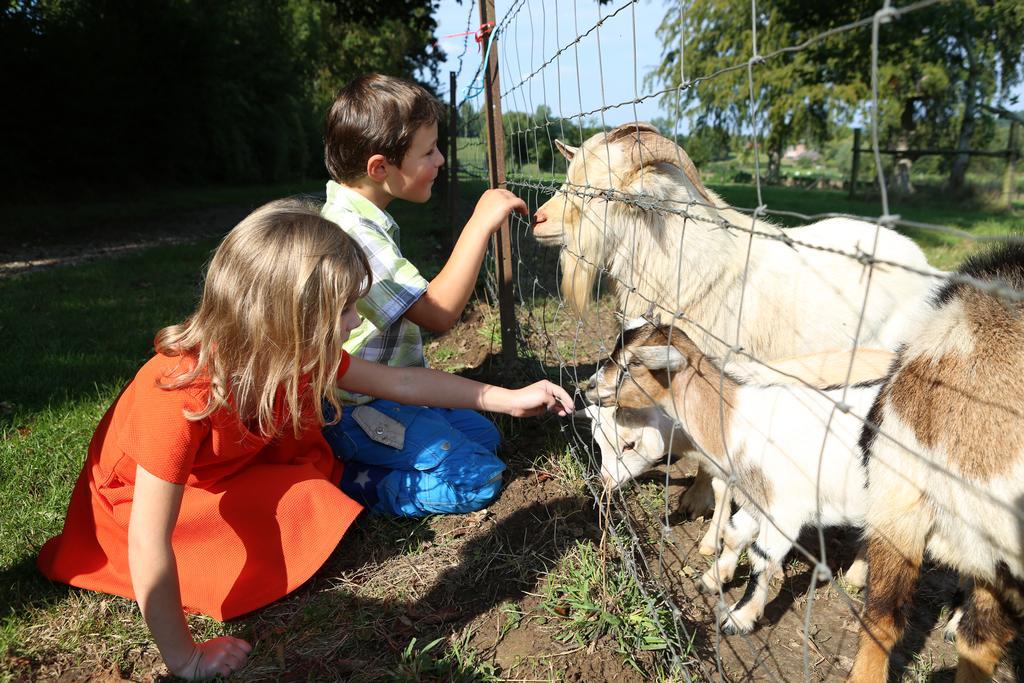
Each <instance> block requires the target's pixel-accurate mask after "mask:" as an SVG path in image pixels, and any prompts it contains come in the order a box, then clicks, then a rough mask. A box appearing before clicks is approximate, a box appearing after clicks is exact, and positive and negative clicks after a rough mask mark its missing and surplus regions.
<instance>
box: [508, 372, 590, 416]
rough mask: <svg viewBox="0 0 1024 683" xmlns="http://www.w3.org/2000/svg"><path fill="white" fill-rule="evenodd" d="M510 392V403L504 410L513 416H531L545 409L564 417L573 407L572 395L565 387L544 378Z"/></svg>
mask: <svg viewBox="0 0 1024 683" xmlns="http://www.w3.org/2000/svg"><path fill="white" fill-rule="evenodd" d="M510 393H511V398H512V405H511V406H510V409H509V410H506V411H505V412H507V413H508V414H509V415H512V416H513V417H532V416H534V415H540V414H541V413H544V412H545V411H550V412H552V413H555V414H556V415H559V416H560V417H565V416H566V415H568V414H569V413H571V412H572V411H573V410H574V408H575V406H574V404H573V400H572V397H571V396H569V394H568V393H566V391H565V389H563V388H562V387H560V386H558V385H557V384H553V383H551V382H549V381H548V380H546V379H542V380H541V381H539V382H535V383H533V384H531V385H530V386H528V387H523V388H522V389H515V390H513V391H511V392H510Z"/></svg>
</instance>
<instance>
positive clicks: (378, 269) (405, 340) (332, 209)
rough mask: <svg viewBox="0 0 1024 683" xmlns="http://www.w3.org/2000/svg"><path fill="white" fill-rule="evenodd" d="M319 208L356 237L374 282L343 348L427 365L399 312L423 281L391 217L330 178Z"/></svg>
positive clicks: (415, 332)
mask: <svg viewBox="0 0 1024 683" xmlns="http://www.w3.org/2000/svg"><path fill="white" fill-rule="evenodd" d="M321 213H322V215H323V216H324V218H327V219H329V220H331V221H334V222H335V223H337V224H338V225H340V226H341V228H342V230H344V231H345V232H346V233H348V234H349V235H350V236H351V237H352V238H353V239H355V241H356V242H357V243H358V244H359V246H361V247H362V248H363V251H364V252H366V258H367V259H368V260H369V261H370V268H371V269H372V270H373V287H371V288H370V293H369V294H367V295H366V297H364V298H363V299H362V300H360V301H359V304H358V305H357V307H356V308H357V310H358V311H359V314H360V315H361V316H362V317H363V322H362V324H361V325H359V327H357V328H356V329H355V330H353V332H352V335H351V336H350V337H349V340H348V341H347V342H345V347H344V348H345V350H346V351H348V352H349V353H350V354H352V355H353V356H359V357H360V358H365V359H366V360H368V361H373V362H374V363H383V364H385V365H391V366H395V367H409V366H417V365H419V366H422V365H426V361H425V359H424V357H423V339H422V338H421V337H420V328H419V326H418V325H416V324H414V323H411V322H409V321H408V320H406V319H405V318H404V317H403V316H404V314H405V312H406V311H407V310H408V309H409V307H410V306H412V305H413V304H414V303H416V301H417V300H419V298H420V297H421V296H423V294H424V292H426V291H427V284H428V283H427V281H426V279H424V278H423V276H422V275H420V272H419V270H417V269H416V266H414V265H413V264H412V263H410V262H409V261H408V259H406V258H405V257H404V256H402V250H401V248H400V247H399V242H398V237H399V230H398V224H397V223H396V222H395V219H394V218H392V217H391V216H390V215H388V213H387V212H386V211H384V210H382V209H379V208H377V207H376V206H375V205H374V204H373V203H372V202H371V201H370V200H368V199H366V198H365V197H363V196H362V195H360V194H359V193H357V192H355V191H353V190H351V189H349V188H347V187H345V186H344V185H340V184H338V183H336V182H334V181H333V180H332V181H330V182H328V183H327V203H326V204H324V208H323V210H322V211H321ZM342 395H343V398H344V399H345V401H346V402H349V403H366V402H367V401H369V400H371V398H370V397H367V396H363V395H361V394H347V393H346V392H342Z"/></svg>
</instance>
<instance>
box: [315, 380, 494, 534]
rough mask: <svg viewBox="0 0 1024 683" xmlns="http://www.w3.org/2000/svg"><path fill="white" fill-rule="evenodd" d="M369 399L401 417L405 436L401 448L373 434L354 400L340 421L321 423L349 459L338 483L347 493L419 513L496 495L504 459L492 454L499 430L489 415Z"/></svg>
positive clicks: (473, 506)
mask: <svg viewBox="0 0 1024 683" xmlns="http://www.w3.org/2000/svg"><path fill="white" fill-rule="evenodd" d="M369 406H370V407H372V408H375V409H376V410H378V411H380V412H381V413H384V414H385V415H387V416H388V417H390V418H393V419H395V420H397V421H399V422H400V423H402V425H403V426H404V427H405V444H404V446H403V448H401V449H397V448H393V447H391V446H387V445H384V444H382V443H378V442H377V441H375V440H373V439H371V438H370V437H369V436H368V435H367V434H366V432H365V431H363V428H362V427H360V426H359V424H358V423H356V421H355V420H354V419H353V418H352V410H353V409H352V407H350V406H348V407H345V408H344V409H343V410H342V418H341V421H340V422H339V423H338V424H335V425H330V426H327V427H324V437H325V438H326V439H327V443H329V444H330V446H331V449H332V450H333V451H334V455H335V457H337V458H339V459H340V460H341V461H343V462H344V463H345V472H344V474H342V477H341V484H340V485H341V490H342V491H344V492H345V494H346V495H348V496H349V497H350V498H352V499H353V500H355V501H357V502H359V503H361V504H362V505H363V506H365V507H366V508H367V509H369V510H372V511H373V512H379V513H384V514H390V515H395V516H399V517H422V516H424V515H429V514H448V513H464V512H473V511H474V510H479V509H481V508H483V507H484V506H486V505H487V504H488V503H490V502H491V501H492V500H494V499H495V498H496V497H497V495H498V492H499V491H500V490H501V474H502V472H504V470H505V463H503V462H502V461H501V460H500V459H498V457H497V455H495V451H496V450H497V448H498V444H499V443H500V442H501V435H500V434H499V433H498V429H497V427H495V426H494V423H493V422H491V421H490V420H488V419H487V418H486V417H484V416H483V415H481V414H480V413H478V412H476V411H474V410H452V409H448V408H426V407H422V406H406V405H402V404H399V403H395V402H394V401H386V400H384V399H377V400H375V401H373V402H371V403H370V404H369ZM326 417H328V418H330V415H327V416H326Z"/></svg>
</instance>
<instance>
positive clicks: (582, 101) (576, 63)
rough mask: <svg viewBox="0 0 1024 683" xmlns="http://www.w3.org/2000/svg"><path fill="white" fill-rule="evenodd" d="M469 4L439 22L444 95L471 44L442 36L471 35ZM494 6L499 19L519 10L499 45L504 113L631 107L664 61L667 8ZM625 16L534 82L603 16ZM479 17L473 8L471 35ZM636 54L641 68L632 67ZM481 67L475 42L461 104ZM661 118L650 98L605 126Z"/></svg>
mask: <svg viewBox="0 0 1024 683" xmlns="http://www.w3.org/2000/svg"><path fill="white" fill-rule="evenodd" d="M470 4H471V0H463V4H461V5H460V4H459V3H457V2H455V0H441V6H440V8H439V9H438V12H437V13H436V15H435V17H436V19H437V24H438V28H437V36H438V39H439V42H440V44H441V46H442V47H443V48H444V49H445V51H446V52H447V53H448V56H449V57H448V62H447V63H445V64H444V65H442V67H441V70H440V81H441V87H440V90H441V92H442V93H444V94H445V95H447V92H448V72H449V71H459V63H458V56H459V55H460V54H461V53H462V51H463V42H464V40H465V39H464V38H462V37H458V38H445V37H444V36H448V35H451V34H454V33H461V32H463V31H465V30H466V25H467V24H466V19H467V16H468V15H469V14H470ZM673 4H674V3H673ZM496 5H497V11H498V14H499V16H503V13H504V12H507V11H508V8H509V7H519V8H520V9H519V13H518V15H517V16H516V17H515V19H514V20H512V21H510V22H509V23H508V33H507V34H506V35H505V36H504V40H502V39H501V37H499V41H498V44H499V45H500V46H501V48H500V52H499V59H500V60H501V72H502V78H503V79H504V80H503V81H502V84H501V89H502V92H503V96H502V108H503V110H505V111H513V110H516V111H534V110H536V108H537V105H539V104H547V105H548V106H549V107H551V109H552V110H553V111H554V112H555V113H556V114H557V113H561V114H563V115H571V114H577V113H579V112H586V111H592V110H595V109H600V108H602V107H603V106H606V105H614V104H618V103H622V102H627V101H629V100H633V99H635V98H636V97H638V96H643V95H646V94H648V93H649V92H650V90H649V89H645V87H644V85H643V80H644V77H645V76H646V75H647V74H648V72H650V71H651V70H653V69H654V68H655V67H656V66H657V64H658V62H659V61H660V59H661V43H660V41H658V39H657V38H656V37H655V34H654V32H655V29H656V28H657V27H658V24H659V23H661V19H662V17H663V16H664V14H665V9H666V4H665V3H664V2H663V0H643V1H641V2H639V3H636V4H635V5H630V3H628V2H626V0H612V2H611V3H609V4H608V5H606V6H604V7H599V6H598V3H597V2H595V1H594V0H576V1H575V2H574V1H572V0H558V1H557V2H548V1H541V2H537V1H534V0H528V1H527V2H525V3H519V2H512V1H510V0H497V1H496ZM619 8H624V9H622V11H620V12H619V13H618V14H616V15H615V16H610V17H608V18H607V19H606V20H605V22H604V24H602V26H601V27H600V28H599V29H598V30H596V31H594V32H592V33H590V35H588V36H586V37H585V38H583V39H582V40H580V41H579V43H578V44H577V45H575V46H574V47H570V48H569V49H567V50H566V51H565V52H564V53H563V54H562V55H561V56H560V57H559V58H558V60H557V61H556V62H554V63H552V64H549V65H547V66H546V67H544V68H543V69H541V71H540V73H537V74H536V75H534V76H532V77H530V74H532V73H534V72H535V71H537V70H538V69H540V67H541V65H542V64H544V62H546V61H548V60H549V59H552V57H553V56H554V55H555V53H556V52H558V50H559V49H560V48H563V47H565V46H567V45H569V44H570V43H572V42H573V40H574V39H575V38H576V36H577V35H579V34H582V33H585V32H586V31H587V30H589V29H591V28H592V27H593V26H594V25H595V24H597V22H598V21H599V19H600V18H601V16H607V15H611V14H612V13H613V12H615V11H616V10H617V9H619ZM479 12H480V10H479V8H478V7H477V6H475V5H474V6H473V9H472V15H473V16H472V22H473V26H472V28H473V29H475V28H477V27H479V25H480V19H479V16H480V15H479ZM574 13H575V16H574ZM599 13H600V14H599ZM634 26H635V30H636V41H635V43H634V38H633V32H634ZM634 49H635V52H636V60H634V59H633V53H634ZM480 61H481V55H480V52H479V50H478V48H477V46H476V43H475V42H473V39H472V38H470V39H469V43H468V47H467V49H466V53H465V56H464V57H463V65H462V69H461V73H460V76H459V89H460V90H462V92H460V93H459V99H460V100H461V99H462V98H463V94H464V90H463V89H464V88H465V87H466V86H467V85H468V84H469V81H470V79H471V77H472V76H473V75H474V73H475V72H476V69H477V66H478V65H479V64H480ZM634 64H635V65H636V68H635V69H634ZM577 68H578V69H579V74H580V77H579V79H577V76H576V74H577ZM602 75H603V78H602V77H601V76H602ZM602 83H603V89H602ZM516 86H518V87H516ZM506 91H507V92H506ZM559 96H560V97H561V107H559ZM477 104H478V105H479V103H478V102H477ZM663 115H664V114H663V112H662V111H661V109H660V108H659V107H658V104H657V102H656V99H654V98H652V99H648V100H645V101H644V102H641V103H639V104H636V105H635V106H634V105H625V106H620V107H615V108H612V109H608V110H607V111H605V112H604V123H606V124H608V125H617V124H619V123H625V122H628V121H636V120H641V121H649V120H651V119H653V118H657V117H659V116H663ZM593 118H595V119H597V120H600V114H594V115H593Z"/></svg>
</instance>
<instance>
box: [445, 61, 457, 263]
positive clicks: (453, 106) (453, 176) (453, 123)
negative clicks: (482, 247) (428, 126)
mask: <svg viewBox="0 0 1024 683" xmlns="http://www.w3.org/2000/svg"><path fill="white" fill-rule="evenodd" d="M457 93H458V89H457V87H456V83H455V72H454V71H449V72H448V130H449V133H448V149H447V150H446V151H447V152H448V221H449V223H450V224H451V240H452V246H453V247H454V246H455V243H456V242H457V241H458V239H459V232H460V230H459V223H458V218H457V217H456V215H455V207H456V199H455V197H456V196H457V193H458V191H459V105H458V97H457Z"/></svg>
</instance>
